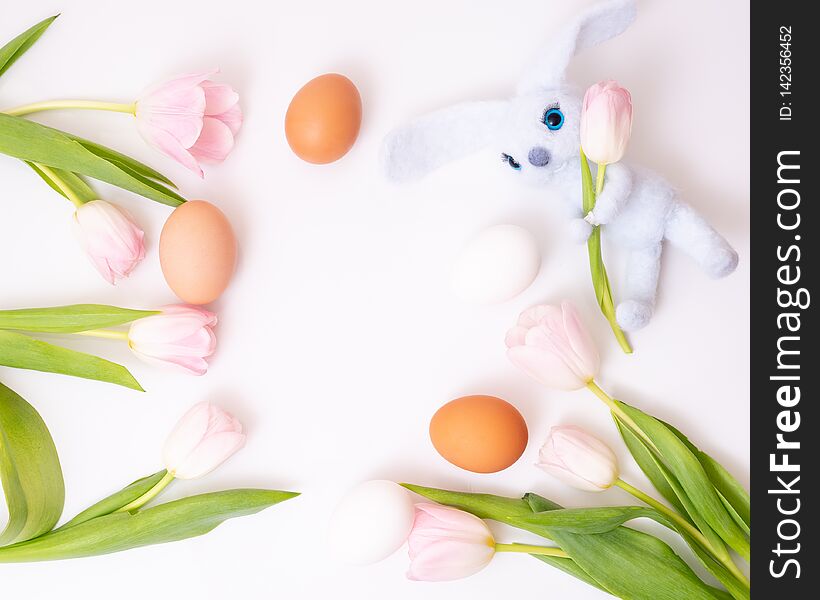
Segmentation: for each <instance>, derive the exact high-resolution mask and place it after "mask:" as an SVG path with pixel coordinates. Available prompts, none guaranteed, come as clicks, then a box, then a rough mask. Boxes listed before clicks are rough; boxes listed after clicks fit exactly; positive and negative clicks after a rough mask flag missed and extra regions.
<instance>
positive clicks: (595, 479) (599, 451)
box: [536, 426, 619, 492]
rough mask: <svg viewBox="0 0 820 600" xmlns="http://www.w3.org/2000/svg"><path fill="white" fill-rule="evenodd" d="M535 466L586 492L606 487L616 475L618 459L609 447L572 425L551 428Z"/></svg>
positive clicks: (616, 477) (602, 489)
mask: <svg viewBox="0 0 820 600" xmlns="http://www.w3.org/2000/svg"><path fill="white" fill-rule="evenodd" d="M536 466H538V467H539V468H541V469H543V470H544V471H546V472H547V473H549V474H550V475H552V476H553V477H555V478H557V479H560V480H561V481H563V482H564V483H566V484H567V485H571V486H572V487H574V488H576V489H579V490H583V491H586V492H602V491H604V490H606V489H609V488H610V487H612V486H613V485H614V484H615V482H616V481H618V475H619V474H618V459H617V458H616V457H615V454H614V453H613V452H612V450H611V449H610V448H609V446H607V445H606V444H604V443H603V442H602V441H601V440H599V439H598V438H596V437H594V436H592V435H590V434H588V433H587V432H586V431H584V430H583V429H580V428H579V427H573V426H562V427H553V428H552V430H551V431H550V435H549V437H548V438H547V441H546V443H545V444H544V445H543V447H542V448H541V451H540V453H539V455H538V463H537V465H536Z"/></svg>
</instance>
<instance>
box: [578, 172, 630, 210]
mask: <svg viewBox="0 0 820 600" xmlns="http://www.w3.org/2000/svg"><path fill="white" fill-rule="evenodd" d="M598 168H600V167H598ZM631 193H632V172H631V171H630V170H629V167H627V166H626V165H624V164H622V163H613V164H611V165H607V168H606V175H605V176H604V189H603V190H602V191H601V194H600V195H599V196H598V198H597V199H596V200H595V208H594V209H593V210H591V211H590V212H589V214H587V215H586V216H585V217H584V220H585V221H586V222H587V223H589V224H590V225H606V224H607V223H611V222H612V221H613V220H614V219H615V217H617V216H618V213H619V212H620V211H621V209H622V208H623V207H624V205H625V204H626V202H627V200H628V198H629V195H630V194H631Z"/></svg>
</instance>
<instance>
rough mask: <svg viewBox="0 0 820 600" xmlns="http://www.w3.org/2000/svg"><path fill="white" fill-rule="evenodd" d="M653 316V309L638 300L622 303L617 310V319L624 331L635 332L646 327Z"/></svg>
mask: <svg viewBox="0 0 820 600" xmlns="http://www.w3.org/2000/svg"><path fill="white" fill-rule="evenodd" d="M651 316H652V307H651V306H650V305H649V304H647V303H646V302H639V301H638V300H627V301H625V302H621V303H620V304H619V305H618V308H616V309H615V318H616V319H617V320H618V325H620V326H621V328H623V330H624V331H635V330H636V329H641V328H642V327H645V326H646V324H647V323H649V319H650V317H651Z"/></svg>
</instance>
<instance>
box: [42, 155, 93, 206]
mask: <svg viewBox="0 0 820 600" xmlns="http://www.w3.org/2000/svg"><path fill="white" fill-rule="evenodd" d="M33 164H34V165H35V166H36V167H37V168H38V169H40V170H41V171H42V172H43V173H44V174H46V175H47V176H48V178H49V179H51V181H52V182H53V183H54V185H56V186H57V187H58V188H59V189H60V191H61V192H62V193H63V195H65V197H66V198H68V200H69V201H70V202H71V203H72V204H73V205H74V206H76V207H77V208H80V207H81V206H82V205H83V204H85V202H83V199H82V198H80V197H79V196H78V195H77V194H75V193H74V190H72V189H71V186H70V185H68V184H66V182H65V181H63V178H62V177H60V176H59V175H57V173H55V172H54V170H53V169H51V168H50V167H47V166H45V165H43V164H40V163H33Z"/></svg>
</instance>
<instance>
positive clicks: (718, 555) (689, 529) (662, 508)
mask: <svg viewBox="0 0 820 600" xmlns="http://www.w3.org/2000/svg"><path fill="white" fill-rule="evenodd" d="M615 485H617V486H618V487H619V488H621V489H622V490H624V491H625V492H627V493H628V494H631V495H632V496H634V497H635V498H637V499H638V500H640V501H641V502H643V503H644V504H647V505H649V506H651V507H652V508H654V509H655V510H657V511H658V512H660V513H662V514H664V515H666V516H667V517H669V519H671V520H672V521H674V522H675V523H677V524H678V525H679V526H680V527H681V528H682V529H684V530H685V531H686V533H688V534H689V535H691V536H692V537H693V538H694V539H695V540H696V541H697V542H698V543H699V544H700V545H701V546H702V547H703V548H704V549H705V550H706V551H707V552H709V553H710V554H711V555H712V556H713V557H714V558H715V560H717V561H718V562H720V563H721V564H722V565H723V566H724V567H726V569H727V570H728V571H729V572H730V573H731V574H732V575H734V576H735V578H736V579H737V580H738V581H740V582H741V583H742V584H743V585H744V586H746V588H749V587H750V586H749V580H748V579H746V576H745V575H744V574H743V573H742V572H741V571H740V569H738V568H737V565H736V564H735V563H734V562H733V561H732V559H731V557H730V556H729V554H728V553H727V552H726V550H725V548H724V549H723V551H722V552H721V551H720V550H718V549H716V548H715V547H714V546H712V544H710V543H709V540H707V539H706V536H705V535H703V534H702V533H701V532H700V530H698V528H697V527H695V526H694V525H692V524H691V523H690V522H689V521H687V520H686V519H684V518H683V517H682V516H681V515H679V514H678V513H676V512H675V511H674V510H672V509H671V508H669V507H668V506H666V505H665V504H663V503H661V502H659V501H658V500H656V499H655V498H653V497H652V496H650V495H649V494H647V493H645V492H643V491H641V490H639V489H638V488H636V487H635V486H633V485H630V484H628V483H627V482H625V481H624V480H623V479H618V480H617V481H616V482H615Z"/></svg>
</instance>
